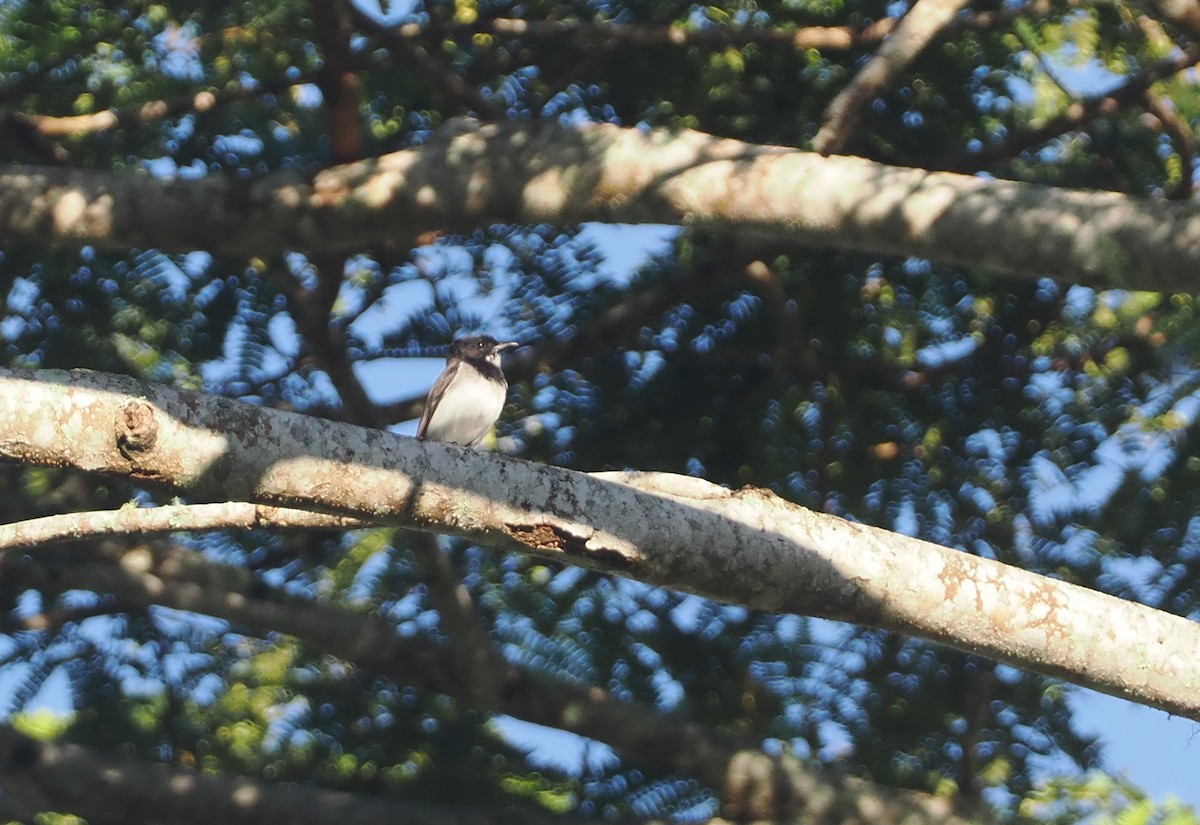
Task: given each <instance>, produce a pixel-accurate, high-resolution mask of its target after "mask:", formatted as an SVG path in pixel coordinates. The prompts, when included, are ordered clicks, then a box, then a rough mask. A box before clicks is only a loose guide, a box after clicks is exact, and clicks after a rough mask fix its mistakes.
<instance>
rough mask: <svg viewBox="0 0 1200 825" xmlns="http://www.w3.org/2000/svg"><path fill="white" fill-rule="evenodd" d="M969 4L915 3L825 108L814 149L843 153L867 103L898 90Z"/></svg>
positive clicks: (953, 0)
mask: <svg viewBox="0 0 1200 825" xmlns="http://www.w3.org/2000/svg"><path fill="white" fill-rule="evenodd" d="M966 4H967V0H916V2H915V3H914V4H913V5H912V7H911V8H910V9H909V11H908V14H906V15H904V17H903V18H902V19H901V20H900V23H899V24H898V25H897V26H896V30H895V31H894V32H892V33H891V34H890V35H888V36H887V38H886V39H885V40H884V41H883V43H882V45H880V47H879V50H878V51H877V52H876V53H875V56H874V57H872V58H871V59H870V60H869V61H867V64H866V65H865V66H863V67H862V69H860V70H859V72H858V74H856V75H855V76H854V79H853V80H851V81H850V83H849V84H848V85H847V86H846V88H844V89H842V91H840V92H839V93H838V94H837V96H836V97H835V98H834V99H833V100H832V101H831V102H830V103H829V106H828V107H826V109H825V114H824V116H823V117H822V118H821V119H822V121H823V123H822V125H821V128H820V130H819V131H818V132H817V134H816V136H815V137H814V138H813V149H815V150H816V151H818V152H820V153H821V154H823V155H831V154H836V153H838V152H841V151H842V150H843V149H844V148H845V147H846V145H847V143H849V141H850V138H851V135H852V134H853V132H854V127H855V125H857V123H858V119H859V117H860V116H861V115H862V110H863V109H864V108H865V107H866V105H867V103H868V102H870V101H871V100H872V99H874V98H876V97H878V96H879V95H881V94H883V92H884V91H886V90H887V89H889V88H891V87H892V86H895V85H896V84H897V83H898V82H899V80H900V76H901V75H902V74H903V73H904V71H905V70H907V69H908V67H909V65H911V64H912V62H913V61H914V60H916V58H917V56H918V55H920V54H921V52H923V51H924V50H925V48H926V47H927V46H928V45H929V44H930V43H931V42H932V41H933V39H934V38H935V37H937V36H938V34H940V33H941V32H942V31H944V30H945V28H946V27H947V26H948V25H949V24H950V21H951V20H953V19H954V16H955V15H956V14H958V12H959V11H961V10H962V8H963V7H964V6H965V5H966Z"/></svg>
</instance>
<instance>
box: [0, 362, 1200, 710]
mask: <svg viewBox="0 0 1200 825" xmlns="http://www.w3.org/2000/svg"><path fill="white" fill-rule="evenodd" d="M0 458H5V459H8V460H14V461H20V462H24V463H27V464H42V465H51V466H67V467H75V468H78V469H85V470H91V471H97V472H104V473H110V474H118V475H123V476H127V477H131V478H135V479H139V480H143V481H152V482H156V483H158V484H161V485H164V486H166V487H168V488H170V489H174V490H177V491H179V492H182V493H185V494H187V495H189V496H195V497H200V498H215V499H222V500H244V501H252V502H259V503H265V504H273V505H282V506H285V507H301V508H310V509H317V510H323V511H328V512H334V513H339V514H344V515H352V516H356V517H362V518H368V519H375V520H379V521H381V522H386V523H391V524H397V525H403V526H408V527H415V528H417V529H422V530H431V531H438V532H446V533H452V534H455V535H459V536H462V537H465V538H470V539H473V540H476V541H479V542H480V543H482V544H485V545H488V546H492V547H497V548H501V549H509V550H518V551H521V552H532V553H537V554H539V555H542V556H547V557H551V558H555V559H557V560H559V561H563V562H568V563H578V564H584V565H587V566H589V567H592V568H595V569H600V570H607V571H609V572H614V573H619V574H622V575H627V576H631V577H634V578H637V579H640V580H642V581H645V582H649V583H652V584H657V585H662V586H666V587H672V588H676V589H684V590H688V591H690V592H694V593H700V594H703V595H706V596H709V597H712V598H715V599H720V600H724V601H730V602H737V603H741V604H745V605H748V606H751V607H756V608H760V609H764V610H775V611H789V612H795V613H802V614H809V615H817V616H826V617H830V618H837V619H843V620H846V621H852V622H857V623H862V624H868V625H874V626H878V627H885V628H889V629H893V630H899V631H903V632H908V633H913V634H916V635H920V636H923V637H925V638H928V639H933V640H935V641H940V642H943V643H946V644H950V645H953V646H955V647H959V648H961V649H964V650H968V651H972V652H975V653H981V654H983V655H986V656H990V657H992V658H996V659H999V660H1001V661H1005V662H1009V663H1011V664H1015V665H1018V666H1021V667H1026V668H1029V669H1032V670H1037V671H1040V672H1043V673H1049V674H1051V675H1056V676H1063V677H1066V678H1069V679H1071V680H1073V681H1076V682H1079V683H1081V684H1084V685H1088V686H1090V687H1094V688H1097V689H1098V690H1102V691H1105V692H1108V693H1112V694H1114V695H1118V696H1123V697H1126V698H1130V699H1134V700H1136V701H1139V702H1143V703H1145V704H1149V705H1153V706H1155V707H1159V708H1162V709H1164V710H1167V711H1169V712H1171V713H1177V714H1180V715H1184V716H1187V717H1189V718H1192V719H1197V720H1200V626H1197V625H1195V624H1194V623H1192V622H1189V621H1186V620H1184V619H1181V618H1179V617H1177V616H1171V615H1168V614H1165V613H1161V612H1158V611H1155V610H1151V609H1149V608H1147V607H1144V606H1142V605H1138V604H1134V603H1131V602H1125V601H1122V600H1120V599H1116V598H1113V597H1110V596H1106V595H1103V594H1100V593H1095V592H1092V591H1089V590H1086V589H1084V588H1081V587H1076V586H1072V585H1069V584H1064V583H1061V582H1056V581H1053V580H1051V579H1047V578H1044V577H1042V576H1038V575H1035V574H1032V573H1028V572H1026V571H1023V570H1020V569H1018V568H1014V567H1009V566H1007V565H1004V564H1000V563H998V562H994V561H989V560H987V559H981V558H977V557H974V556H971V555H969V554H967V553H961V552H955V551H952V550H948V549H946V548H942V547H938V546H936V545H933V544H930V543H928V542H924V541H919V540H917V539H912V538H908V537H905V536H901V535H897V534H894V533H889V532H887V531H885V530H880V529H877V528H872V527H868V526H865V525H857V524H851V523H849V522H846V521H843V520H842V519H839V518H835V517H833V516H829V515H824V514H821V513H814V512H811V511H809V510H805V509H804V508H801V507H798V506H796V505H793V504H791V503H789V502H786V501H784V500H782V499H779V498H776V497H774V496H772V495H770V494H769V493H766V492H764V491H759V490H742V491H739V492H732V491H729V490H725V489H723V488H720V487H717V486H716V485H713V484H708V483H707V482H704V481H701V480H699V479H691V478H682V477H678V476H664V475H659V474H649V475H628V474H616V475H607V474H599V475H585V474H583V473H578V472H572V471H569V470H565V469H562V468H558V467H551V466H545V465H538V464H530V463H528V462H524V461H519V460H516V459H512V458H506V457H503V456H488V455H484V454H480V453H475V452H472V451H464V450H460V449H457V448H454V447H449V446H446V445H441V444H431V443H428V442H421V441H416V440H414V439H409V438H397V437H395V436H393V435H391V434H390V433H386V432H383V431H379V430H365V429H362V428H358V427H351V426H347V425H343V424H337V423H334V422H329V421H323V420H320V419H312V418H307V417H305V416H301V415H297V414H294V413H287V412H282V411H278V410H269V409H263V408H260V407H254V406H250V405H247V404H239V403H237V402H233V401H229V400H228V399H223V398H218V397H212V396H204V395H199V394H196V393H188V392H181V391H175V390H172V389H170V388H168V387H164V386H158V385H150V384H142V383H139V382H136V381H132V380H130V379H126V378H119V377H117V376H106V375H101V374H96V373H82V372H80V373H74V372H73V373H63V372H54V371H39V372H11V371H7V370H0Z"/></svg>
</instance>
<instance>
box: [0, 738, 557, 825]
mask: <svg viewBox="0 0 1200 825" xmlns="http://www.w3.org/2000/svg"><path fill="white" fill-rule="evenodd" d="M0 783H2V784H3V788H4V794H3V797H2V798H0V800H2V801H0V810H2V811H3V813H4V814H5V815H6V816H9V817H16V818H20V819H24V820H27V821H32V820H33V819H34V818H35V816H37V815H39V814H41V813H42V812H43V811H63V812H71V813H74V814H76V815H79V816H82V817H83V818H84V819H86V820H87V821H88V822H94V823H115V822H142V823H160V824H161V823H171V825H208V823H212V822H221V823H225V825H274V823H287V825H376V823H378V825H428V823H432V822H438V823H447V825H456V824H461V825H488V823H492V822H496V823H501V822H507V821H510V820H512V818H513V815H514V814H513V812H512V811H505V810H503V809H487V808H483V807H466V806H451V805H431V804H427V803H418V802H410V801H406V800H401V799H389V798H385V797H377V796H363V795H355V794H350V793H344V792H340V791H328V790H322V789H319V788H311V787H305V786H302V785H294V784H269V783H265V782H260V781H258V780H254V779H244V778H234V777H227V776H216V775H213V774H210V773H201V772H199V771H192V770H186V769H183V768H173V767H168V766H167V765H161V764H154V763H151V762H144V761H141V760H136V759H130V758H128V757H121V756H112V755H109V754H106V753H102V752H100V751H98V750H95V749H93V748H88V747H84V746H82V745H71V744H60V743H56V742H40V741H38V740H35V739H31V738H29V737H27V736H24V735H22V734H19V733H17V732H16V731H14V730H12V729H11V728H0ZM518 818H519V819H520V821H523V822H535V823H546V825H548V824H549V823H563V822H567V821H569V820H567V819H564V818H562V817H557V816H551V815H549V814H545V813H542V812H539V811H536V810H533V809H525V810H521V811H520V813H519V817H518ZM576 821H579V820H576Z"/></svg>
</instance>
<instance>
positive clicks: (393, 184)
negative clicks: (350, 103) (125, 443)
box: [0, 123, 1200, 291]
mask: <svg viewBox="0 0 1200 825" xmlns="http://www.w3.org/2000/svg"><path fill="white" fill-rule="evenodd" d="M582 221H602V222H619V223H663V224H681V225H695V226H707V227H714V228H718V229H721V230H724V231H730V232H740V233H750V234H754V235H758V236H762V237H765V238H769V239H772V240H774V241H777V242H786V243H796V244H800V245H808V246H816V247H832V248H837V249H845V250H851V251H855V252H867V253H871V254H879V255H897V256H909V255H912V256H919V257H923V258H928V259H929V260H931V261H935V262H937V263H941V264H947V265H952V266H962V267H967V268H974V269H980V270H988V271H992V272H996V273H1000V274H1005V275H1012V276H1019V277H1041V276H1046V277H1051V278H1056V279H1059V280H1062V281H1068V282H1076V283H1086V284H1093V285H1097V286H1109V287H1120V288H1128V289H1144V290H1160V291H1194V290H1196V288H1197V286H1198V285H1200V276H1198V275H1197V274H1196V273H1197V272H1200V210H1198V209H1197V208H1196V207H1195V206H1194V205H1192V204H1185V203H1166V202H1163V201H1155V200H1149V199H1138V198H1132V197H1128V196H1125V195H1121V194H1117V193H1112V192H1092V191H1078V190H1069V189H1056V188H1051V187H1044V186H1035V185H1032V184H1024V183H1015V182H1011V181H998V180H987V179H984V178H976V177H971V176H967V175H957V174H951V173H937V172H929V171H926V170H922V169H903V168H897V167H891V166H885V165H883V164H879V163H873V162H871V161H867V160H864V159H861V158H849V157H821V156H820V155H817V154H814V153H808V152H800V151H797V150H795V149H789V148H786V147H778V146H758V145H754V144H749V143H743V142H741V141H736V140H723V139H719V138H716V137H713V136H712V135H707V134H704V133H701V132H693V131H681V132H678V133H667V132H664V131H651V132H645V131H641V130H637V129H623V128H620V127H617V126H611V125H604V124H596V125H591V126H587V127H582V128H566V127H562V126H557V125H552V124H546V123H540V124H537V125H528V124H517V125H511V124H510V125H504V126H486V127H482V128H468V129H466V130H465V131H462V132H460V133H458V134H449V133H447V134H443V135H441V136H439V137H437V138H435V139H434V140H432V141H430V142H429V143H427V144H425V145H423V146H420V147H418V148H415V149H409V150H405V151H401V152H395V153H392V154H389V155H384V156H383V157H380V158H375V159H372V160H368V161H361V162H358V163H353V164H348V165H345V166H338V167H333V168H330V169H327V170H325V171H324V172H322V173H320V174H318V175H317V176H316V178H315V179H314V180H312V181H309V180H303V179H300V178H297V177H294V176H293V177H288V176H281V175H272V176H267V177H264V178H261V179H259V180H256V181H252V182H243V181H236V180H233V179H231V178H228V177H223V176H210V177H206V178H203V179H200V180H159V179H155V178H153V177H151V176H150V175H148V174H145V173H135V172H128V171H118V172H113V171H90V170H62V169H50V168H9V169H8V170H6V171H4V172H3V173H0V234H2V235H3V237H4V238H5V239H6V242H7V243H9V244H16V243H22V242H24V243H36V244H45V243H48V242H53V243H71V244H77V245H83V244H91V245H94V246H97V247H103V248H116V249H127V248H130V247H153V248H157V249H162V250H165V251H188V250H193V249H204V250H207V251H210V252H212V253H214V254H217V255H223V254H224V255H259V256H266V255H271V254H276V253H279V252H281V251H283V250H289V249H295V250H304V251H308V252H314V253H321V252H351V251H358V250H362V249H367V248H371V247H375V246H378V245H380V244H385V243H386V244H391V243H395V242H397V241H398V240H399V241H404V240H405V239H407V240H412V239H413V238H415V237H416V236H417V235H418V234H420V233H422V232H426V231H449V232H456V231H467V230H471V229H474V228H477V227H479V226H484V225H487V224H491V223H496V222H510V223H520V224H537V223H550V224H560V225H561V224H573V223H578V222H582Z"/></svg>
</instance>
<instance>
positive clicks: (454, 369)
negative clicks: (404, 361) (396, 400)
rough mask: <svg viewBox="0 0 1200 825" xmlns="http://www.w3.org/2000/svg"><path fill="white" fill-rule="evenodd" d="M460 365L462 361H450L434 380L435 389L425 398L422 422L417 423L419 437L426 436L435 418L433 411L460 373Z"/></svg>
mask: <svg viewBox="0 0 1200 825" xmlns="http://www.w3.org/2000/svg"><path fill="white" fill-rule="evenodd" d="M460 366H462V362H461V361H458V360H454V361H451V362H449V363H448V364H446V368H445V369H444V370H442V374H441V375H439V376H438V377H437V380H436V381H434V382H433V389H431V390H430V391H429V397H428V398H426V399H425V412H423V413H421V423H420V424H418V425H417V438H424V437H425V431H426V430H427V429H429V420H430V419H431V418H433V411H434V410H436V409H437V405H438V402H439V401H441V400H442V396H443V395H445V394H446V390H447V389H449V388H450V382H451V381H453V380H454V376H455V375H457V374H458V368H459V367H460Z"/></svg>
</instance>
